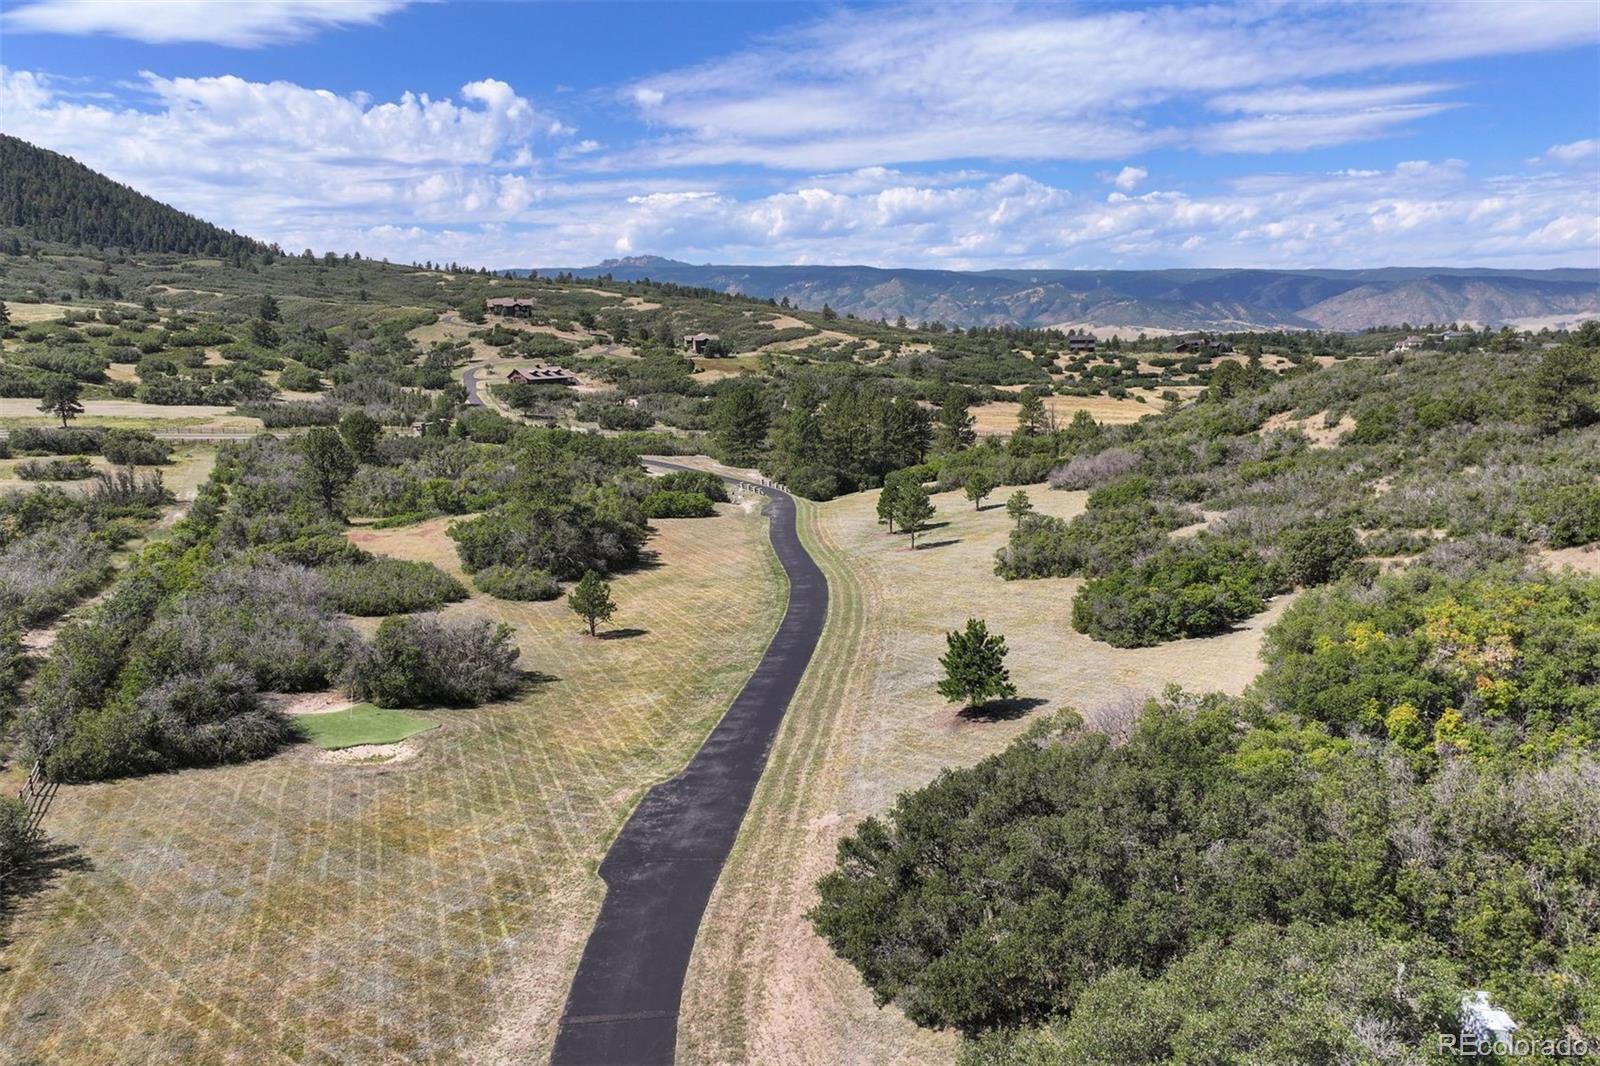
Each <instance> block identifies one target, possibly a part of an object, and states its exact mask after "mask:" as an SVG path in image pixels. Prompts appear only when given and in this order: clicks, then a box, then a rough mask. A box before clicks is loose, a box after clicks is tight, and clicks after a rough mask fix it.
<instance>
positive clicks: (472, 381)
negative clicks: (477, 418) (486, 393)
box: [461, 366, 484, 407]
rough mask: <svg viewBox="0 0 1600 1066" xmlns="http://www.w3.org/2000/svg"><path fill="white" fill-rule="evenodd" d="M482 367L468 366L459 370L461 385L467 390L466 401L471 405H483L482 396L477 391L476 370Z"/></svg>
mask: <svg viewBox="0 0 1600 1066" xmlns="http://www.w3.org/2000/svg"><path fill="white" fill-rule="evenodd" d="M481 369H482V367H476V366H475V367H470V368H468V369H466V370H463V371H462V372H461V387H462V388H464V389H466V390H467V403H468V404H470V405H472V406H473V407H483V406H484V402H483V397H482V396H481V395H479V393H478V371H479V370H481Z"/></svg>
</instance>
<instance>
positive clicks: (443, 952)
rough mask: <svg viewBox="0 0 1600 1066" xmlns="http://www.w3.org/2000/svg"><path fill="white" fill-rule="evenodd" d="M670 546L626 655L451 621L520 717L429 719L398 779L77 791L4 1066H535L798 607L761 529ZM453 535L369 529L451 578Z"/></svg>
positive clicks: (0, 1041)
mask: <svg viewBox="0 0 1600 1066" xmlns="http://www.w3.org/2000/svg"><path fill="white" fill-rule="evenodd" d="M722 510H723V512H724V513H723V514H722V515H721V516H719V517H717V518H715V519H702V520H681V521H669V522H662V523H660V526H661V532H660V533H659V534H658V535H657V536H656V537H655V538H654V539H653V540H652V541H651V547H652V548H653V549H654V550H655V551H656V552H657V553H659V561H658V563H657V565H654V566H651V567H647V568H644V569H641V570H639V571H637V572H635V573H632V574H628V575H625V576H622V577H620V578H618V579H617V580H616V582H615V591H614V596H615V598H616V600H617V601H618V603H619V604H620V611H619V613H618V616H617V618H616V619H615V620H614V622H613V625H614V626H616V627H619V628H622V629H623V632H621V633H619V634H617V636H616V639H604V640H598V641H595V640H590V639H589V638H587V637H585V636H581V635H580V634H579V631H578V630H579V624H578V622H577V620H576V619H575V618H574V616H573V615H572V614H571V612H570V611H569V610H568V609H567V607H566V604H565V603H564V602H560V601H556V602H551V603H542V604H514V603H504V602H500V601H492V600H485V599H483V598H481V597H477V596H475V597H474V598H473V599H472V600H471V601H469V602H467V603H463V604H456V605H453V606H452V608H451V611H452V613H474V614H483V615H487V616H489V617H492V618H496V619H502V620H504V621H507V622H510V623H512V624H514V625H515V626H516V639H517V641H518V643H519V645H520V646H521V647H522V649H523V662H524V665H525V666H526V667H527V668H528V669H529V670H532V671H537V672H538V674H539V675H540V676H539V679H538V680H537V681H536V682H535V683H534V684H532V685H531V687H530V688H529V689H528V690H527V691H526V693H525V694H523V695H522V696H521V697H520V698H518V699H516V700H514V701H510V702H506V703H503V704H499V705H494V706H489V707H483V708H479V709H476V710H442V711H430V712H428V716H429V717H430V718H437V719H439V720H440V722H441V726H440V728H438V729H436V730H432V731H430V732H428V733H425V734H421V735H419V736H417V737H413V738H411V739H410V740H407V741H406V742H405V743H404V745H403V748H404V750H403V751H401V752H400V753H399V754H400V757H398V758H392V759H389V760H386V761H379V762H375V761H365V760H367V759H369V758H370V756H369V755H367V754H365V753H361V754H358V755H357V756H356V757H354V758H345V759H336V758H334V757H333V756H332V755H330V754H325V753H320V752H318V751H316V750H315V749H313V748H311V747H310V746H307V745H299V746H296V747H294V748H292V749H290V750H287V751H285V752H284V753H283V754H281V755H279V756H278V757H276V758H273V759H270V760H267V761H264V762H258V763H252V764H248V765H243V766H234V767H225V768H220V769H210V770H194V771H186V772H182V773H174V774H165V775H160V776H153V777H148V778H143V779H137V780H126V781H119V782H113V783H108V784H98V785H86V786H68V787H63V788H62V790H61V792H60V794H59V795H58V797H57V799H56V805H55V807H54V809H53V810H52V811H51V813H50V817H49V819H48V821H47V824H46V828H47V829H48V831H49V833H50V836H51V840H52V843H53V845H54V847H55V848H56V857H55V862H56V865H57V867H58V869H57V872H56V875H55V877H54V878H53V880H52V881H51V882H50V883H48V884H47V885H45V886H44V887H42V888H41V889H40V890H38V891H36V892H34V893H32V894H30V895H27V896H26V897H24V898H22V899H21V900H20V902H19V907H18V914H17V916H16V917H15V919H14V920H13V921H12V922H11V923H10V924H9V926H8V927H7V928H6V929H5V930H4V932H3V941H0V958H3V960H4V962H3V969H0V1061H4V1062H50V1063H106V1062H113V1061H115V1062H140V1063H249V1064H252V1066H253V1064H257V1063H288V1062H294V1063H342V1062H395V1061H443V1062H457V1061H465V1062H515V1063H522V1062H534V1061H539V1060H541V1059H542V1058H543V1057H544V1056H545V1055H546V1054H547V1053H548V1049H549V1046H550V1042H551V1040H552V1038H553V1035H554V1029H555V1024H556V1020H557V1017H558V1015H559V1012H560V1007H561V1003H562V1001H563V999H564V996H565V992H566V987H567V983H568V981H569V979H570V976H571V973H572V971H573V970H574V968H575V967H576V965H577V959H578V954H579V952H580V951H581V949H582V945H583V942H584V940H585V938H586V936H587V934H588V931H589V927H590V924H591V922H592V921H593V918H594V915H595V913H596V911H597V910H598V906H599V901H600V898H601V893H602V885H601V882H600V881H599V879H598V877H597V876H596V875H595V868H596V865H597V863H598V861H599V859H600V857H601V856H602V855H603V853H604V850H605V847H606V845H607V842H608V841H609V839H610V838H611V836H612V835H613V834H614V832H615V830H616V829H617V827H618V826H619V825H620V824H621V822H622V821H623V819H624V818H625V816H626V814H627V812H628V811H629V810H630V808H631V806H632V805H633V804H634V803H635V802H636V801H637V799H638V797H639V796H640V795H641V794H642V792H643V791H644V789H645V788H646V787H647V786H648V785H650V784H651V783H653V782H654V781H656V780H658V779H660V778H663V777H665V776H668V775H670V774H672V773H673V772H675V771H676V770H677V769H678V768H679V767H680V766H681V765H683V763H684V762H685V761H686V760H687V758H688V757H689V755H690V754H691V753H692V752H693V750H694V749H695V747H696V746H697V745H698V744H699V742H700V740H701V739H702V738H703V737H704V735H705V734H706V732H707V731H708V730H709V728H710V727H711V725H712V724H713V722H714V721H715V720H716V718H717V717H718V716H719V715H720V714H721V713H722V711H723V710H724V709H726V707H727V705H728V703H729V701H730V700H731V698H732V696H733V694H734V693H735V692H736V691H737V689H738V688H739V687H740V686H741V685H742V684H743V682H744V680H745V678H746V677H747V675H748V674H749V672H750V670H751V669H752V668H753V666H754V664H755V662H756V660H757V659H758V658H759V656H760V653H761V651H762V650H763V648H764V647H765V645H766V643H767V641H768V639H769V638H770V636H771V634H772V632H773V631H774V629H775V627H776V625H777V620H778V617H779V615H780V613H781V610H782V605H783V602H784V599H785V591H784V584H783V579H782V574H781V571H780V570H779V569H778V567H777V564H776V561H775V559H774V558H773V556H772V553H771V551H770V548H769V547H768V545H767V541H766V521H765V519H764V518H762V517H760V516H759V515H757V514H755V513H753V511H752V510H749V509H745V508H742V507H738V506H728V507H724V508H722ZM446 525H447V522H446V521H445V520H437V521H433V522H428V523H424V524H422V525H419V526H414V527H410V528H404V529H393V530H383V531H376V530H357V531H355V532H353V534H352V536H354V537H356V538H358V539H360V540H361V541H362V543H364V544H365V545H367V546H369V547H371V548H373V549H375V550H379V551H385V552H389V553H391V554H394V555H397V556H403V557H406V558H414V559H432V560H435V561H438V562H440V563H442V564H447V568H450V569H454V561H455V558H454V553H453V550H452V544H451V542H450V541H449V540H448V538H447V537H445V535H444V530H445V527H446Z"/></svg>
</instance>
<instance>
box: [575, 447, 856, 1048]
mask: <svg viewBox="0 0 1600 1066" xmlns="http://www.w3.org/2000/svg"><path fill="white" fill-rule="evenodd" d="M659 465H662V466H668V467H672V466H673V465H674V464H659ZM679 469H687V468H679ZM745 487H746V488H748V489H750V490H753V491H756V492H761V493H763V494H764V495H766V496H768V497H769V498H770V499H771V501H772V503H771V526H770V530H771V533H770V535H771V538H772V547H773V550H774V552H775V553H776V554H777V557H778V561H779V563H780V564H781V565H782V566H783V570H784V573H785V575H786V576H787V577H788V579H789V605H788V608H787V610H786V611H785V612H784V616H783V622H782V623H781V624H780V625H779V627H778V632H777V635H776V636H774V637H773V639H772V643H771V644H770V645H768V647H767V651H766V654H765V655H763V656H762V659H761V662H760V664H759V665H757V667H756V669H755V672H754V673H753V674H752V675H751V676H750V680H749V681H748V682H747V683H746V684H745V687H744V688H743V690H741V691H740V693H739V695H738V696H737V697H736V698H735V699H734V701H733V704H732V706H730V707H729V708H728V712H727V714H725V715H723V717H722V720H721V721H720V722H718V723H717V726H716V728H715V729H713V730H712V732H711V735H710V736H709V737H707V738H706V742H705V744H704V745H702V746H701V748H700V750H699V751H698V752H696V753H695V756H694V758H693V759H692V760H690V762H689V765H688V766H687V767H685V768H684V770H683V772H682V773H680V774H678V775H677V776H676V777H674V778H673V779H672V780H670V781H667V782H665V783H664V784H661V785H657V786H656V787H655V788H653V789H651V790H650V791H649V792H648V793H646V794H645V798H644V800H643V802H641V803H640V804H639V806H638V808H637V809H635V811H634V813H633V816H632V817H631V818H629V819H628V822H627V824H626V825H625V826H623V828H622V832H621V833H620V834H618V836H617V839H616V841H615V842H614V843H613V844H612V845H611V850H610V851H609V852H607V854H606V857H605V861H604V862H602V863H601V864H600V876H601V877H602V878H603V879H604V880H605V882H606V886H607V892H606V898H605V903H604V905H603V906H602V907H601V910H600V916H599V918H598V919H597V920H596V922H595V926H594V930H593V932H591V933H590V935H589V942H588V945H587V946H586V947H585V948H584V952H583V959H582V961H581V962H580V963H579V964H578V972H577V974H576V975H575V976H574V978H573V981H572V989H571V991H570V993H569V994H568V997H567V1005H566V1010H565V1011H564V1012H563V1014H562V1018H561V1029H560V1032H559V1033H558V1035H557V1037H556V1044H555V1051H554V1053H553V1055H552V1056H551V1060H550V1061H551V1063H552V1064H553V1066H566V1064H573V1063H656V1062H661V1063H670V1062H672V1061H673V1057H674V1054H675V1049H676V1046H677V1039H678V1004H679V1001H680V999H681V998H682V994H683V979H684V974H685V973H686V972H687V971H688V968H689V955H690V952H691V951H692V950H693V948H694V942H695V935H696V933H697V932H698V930H699V927H700V918H701V915H702V914H703V913H704V911H705V907H706V903H707V901H708V900H709V899H710V898H711V891H712V889H713V888H714V887H716V883H717V878H718V876H719V875H720V874H721V872H722V865H723V862H724V861H725V860H726V859H727V857H728V853H729V851H730V850H731V849H732V848H733V843H734V840H735V838H736V837H737V835H738V832H739V826H740V824H741V823H742V822H743V820H744V814H745V811H746V809H747V808H748V807H749V805H750V799H751V796H753V795H754V793H755V789H756V785H757V784H758V783H759V782H760V780H761V775H762V773H763V771H764V770H765V768H766V764H767V756H768V754H769V753H770V751H771V750H772V743H773V740H774V738H775V737H776V736H777V733H778V728H779V726H780V725H781V724H782V723H783V716H784V712H785V711H787V710H788V707H789V701H790V699H791V697H792V696H793V695H794V692H795V690H796V689H797V688H798V687H799V685H800V679H801V677H802V676H804V674H805V672H806V667H807V666H808V665H809V664H810V662H811V655H812V652H813V651H814V650H815V649H816V646H817V641H818V639H819V638H820V637H821V635H822V627H823V622H824V621H825V619H826V618H827V613H828V583H827V579H826V578H825V577H824V576H823V574H822V571H821V570H820V569H819V568H818V566H817V564H816V563H815V562H814V561H813V560H812V558H811V556H810V554H809V553H808V552H807V551H806V549H805V546H804V545H803V544H802V543H801V541H800V537H799V535H798V533H797V531H796V527H795V501H794V498H793V497H792V496H790V495H789V494H788V493H786V492H783V491H781V490H778V489H775V488H765V487H761V486H757V485H754V484H746V486H745Z"/></svg>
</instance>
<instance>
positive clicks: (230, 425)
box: [0, 397, 261, 433]
mask: <svg viewBox="0 0 1600 1066" xmlns="http://www.w3.org/2000/svg"><path fill="white" fill-rule="evenodd" d="M232 410H233V408H232V407H215V406H207V405H203V404H190V405H182V404H155V403H139V402H138V401H136V400H84V401H83V414H81V415H79V416H78V417H77V418H76V419H74V420H73V425H74V426H75V427H82V426H104V427H105V428H107V429H111V428H118V429H148V430H151V431H153V432H156V433H162V432H185V433H246V432H254V431H256V430H259V429H260V428H261V420H260V419H259V418H248V417H246V416H244V415H235V414H230V413H229V412H231V411H232ZM60 424H61V422H60V420H59V419H56V418H52V417H50V416H49V415H46V414H44V413H43V412H41V411H40V410H39V401H38V400H34V399H27V398H16V397H9V398H6V399H0V428H4V429H20V428H21V427H23V426H59V425H60Z"/></svg>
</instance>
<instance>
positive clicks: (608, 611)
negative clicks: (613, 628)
mask: <svg viewBox="0 0 1600 1066" xmlns="http://www.w3.org/2000/svg"><path fill="white" fill-rule="evenodd" d="M567 606H569V607H571V608H572V610H573V612H574V613H576V614H577V615H578V616H580V617H581V618H582V619H583V620H584V622H586V623H587V624H588V626H589V635H590V636H591V637H592V636H595V635H596V632H595V627H596V626H597V625H598V624H599V623H601V622H609V621H610V620H611V616H612V615H613V614H615V613H616V610H617V605H616V604H615V603H614V602H612V599H611V584H610V582H608V581H605V580H604V579H602V578H601V577H600V575H599V574H597V573H595V572H594V571H593V570H585V571H584V572H583V579H582V580H581V581H579V582H578V584H577V585H576V586H575V587H574V588H573V590H572V591H571V592H569V593H567Z"/></svg>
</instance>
